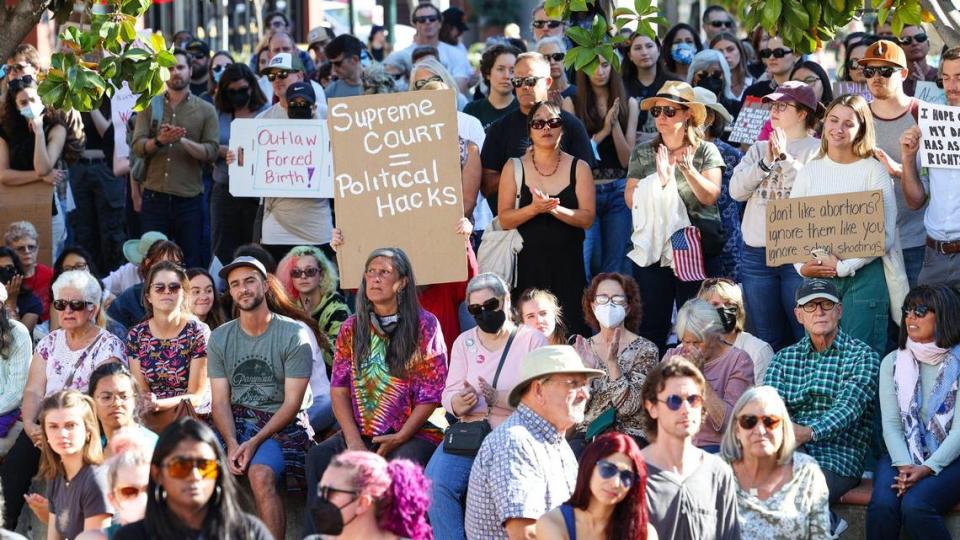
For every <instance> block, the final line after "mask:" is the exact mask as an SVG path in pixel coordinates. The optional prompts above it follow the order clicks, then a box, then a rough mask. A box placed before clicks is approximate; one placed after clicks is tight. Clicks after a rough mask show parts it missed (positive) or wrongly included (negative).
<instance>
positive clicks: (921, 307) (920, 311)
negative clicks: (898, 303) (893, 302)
mask: <svg viewBox="0 0 960 540" xmlns="http://www.w3.org/2000/svg"><path fill="white" fill-rule="evenodd" d="M900 310H901V311H903V315H904V316H907V315H908V314H910V313H913V314H914V316H915V317H916V318H918V319H922V318H924V317H926V316H927V313H930V312H932V311H933V308H932V307H930V306H928V305H926V304H916V305H914V306H913V307H910V306H903V307H902V308H901V309H900Z"/></svg>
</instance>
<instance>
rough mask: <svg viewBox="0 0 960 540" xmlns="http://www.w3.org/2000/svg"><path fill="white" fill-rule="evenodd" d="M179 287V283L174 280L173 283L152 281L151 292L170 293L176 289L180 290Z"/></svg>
mask: <svg viewBox="0 0 960 540" xmlns="http://www.w3.org/2000/svg"><path fill="white" fill-rule="evenodd" d="M180 288H181V285H180V284H179V283H177V282H176V281H174V282H173V283H154V284H153V292H155V293H157V294H166V293H168V292H169V293H170V294H176V293H177V291H179V290H180Z"/></svg>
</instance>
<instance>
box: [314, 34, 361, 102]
mask: <svg viewBox="0 0 960 540" xmlns="http://www.w3.org/2000/svg"><path fill="white" fill-rule="evenodd" d="M363 49H364V47H363V42H362V41H360V40H359V39H357V38H355V37H353V36H351V35H350V34H340V35H339V36H337V37H335V38H333V41H331V42H330V43H327V45H326V47H324V48H323V50H324V53H325V54H326V55H327V59H328V60H329V62H330V65H331V66H332V67H333V72H334V73H335V74H336V75H337V80H335V81H333V82H331V83H330V84H329V85H327V87H326V88H325V89H324V91H325V92H326V94H327V97H335V98H338V97H351V96H359V95H360V94H363V81H362V80H361V76H362V75H363V65H362V64H361V63H360V55H361V53H362V52H363Z"/></svg>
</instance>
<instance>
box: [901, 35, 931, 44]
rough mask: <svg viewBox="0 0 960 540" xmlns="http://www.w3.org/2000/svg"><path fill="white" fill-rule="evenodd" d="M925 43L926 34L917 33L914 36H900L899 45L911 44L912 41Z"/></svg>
mask: <svg viewBox="0 0 960 540" xmlns="http://www.w3.org/2000/svg"><path fill="white" fill-rule="evenodd" d="M914 41H916V42H917V43H925V42H926V41H927V35H926V34H917V35H915V36H907V37H905V38H900V46H901V47H906V46H907V45H913V42H914Z"/></svg>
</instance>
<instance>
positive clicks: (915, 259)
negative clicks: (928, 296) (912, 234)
mask: <svg viewBox="0 0 960 540" xmlns="http://www.w3.org/2000/svg"><path fill="white" fill-rule="evenodd" d="M926 249H927V246H917V247H912V248H903V265H904V266H905V267H906V270H907V281H909V282H910V288H911V289H912V288H914V287H916V286H917V281H918V280H919V278H920V270H922V269H923V256H924V252H925V251H926Z"/></svg>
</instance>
